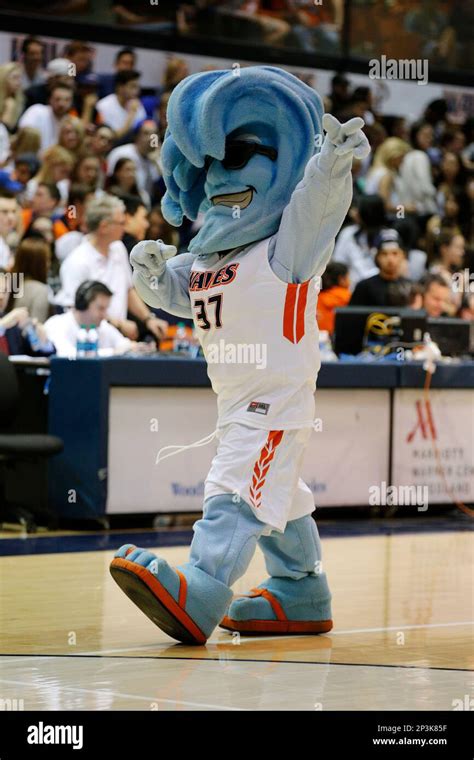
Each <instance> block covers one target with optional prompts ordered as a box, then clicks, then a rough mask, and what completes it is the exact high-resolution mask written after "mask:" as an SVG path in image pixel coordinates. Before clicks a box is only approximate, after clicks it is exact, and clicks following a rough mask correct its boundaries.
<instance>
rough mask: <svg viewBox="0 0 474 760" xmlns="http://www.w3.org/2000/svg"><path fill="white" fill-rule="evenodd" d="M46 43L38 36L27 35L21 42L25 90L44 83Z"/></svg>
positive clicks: (23, 85)
mask: <svg viewBox="0 0 474 760" xmlns="http://www.w3.org/2000/svg"><path fill="white" fill-rule="evenodd" d="M43 55H44V45H43V43H42V41H41V40H39V39H38V38H37V37H26V38H25V39H24V40H23V42H22V44H21V65H22V79H21V86H22V87H23V89H24V90H26V89H28V87H33V86H34V85H37V84H42V83H43V82H44V80H45V78H46V72H45V70H44V69H43Z"/></svg>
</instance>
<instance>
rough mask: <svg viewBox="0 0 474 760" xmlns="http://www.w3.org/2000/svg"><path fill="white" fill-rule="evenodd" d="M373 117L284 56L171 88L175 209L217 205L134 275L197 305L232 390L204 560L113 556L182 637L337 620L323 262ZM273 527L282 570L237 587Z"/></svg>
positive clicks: (171, 631) (169, 214)
mask: <svg viewBox="0 0 474 760" xmlns="http://www.w3.org/2000/svg"><path fill="white" fill-rule="evenodd" d="M236 74H237V75H236ZM363 125H364V122H363V120H362V119H360V118H355V119H351V120H350V121H349V122H347V123H345V124H340V123H339V122H338V121H337V120H336V119H335V118H334V117H333V116H330V115H328V114H326V115H324V116H323V107H322V103H321V99H320V98H319V96H318V95H317V93H316V92H315V91H314V90H313V89H312V88H310V87H308V86H307V85H305V84H304V83H303V82H301V81H300V80H299V79H297V78H296V77H295V76H293V75H291V74H288V73H287V72H285V71H283V70H281V69H278V68H274V67H270V66H256V67H249V68H244V69H239V70H238V71H237V72H236V71H210V72H205V73H200V74H194V75H192V76H189V77H187V78H186V79H185V80H183V81H182V82H181V83H180V84H179V85H178V86H177V87H176V88H175V90H174V91H173V93H172V95H171V97H170V100H169V105H168V129H167V132H166V136H165V140H164V143H163V148H162V164H163V174H164V180H165V183H166V188H167V192H166V194H165V196H164V198H163V201H162V211H163V215H164V217H165V218H166V219H167V221H168V222H170V223H171V224H172V225H175V226H179V225H180V224H181V223H182V221H183V217H184V216H186V217H187V218H188V219H192V220H194V219H196V217H197V215H198V213H200V214H203V215H204V217H203V218H204V223H203V226H202V227H201V229H200V230H199V233H198V234H197V235H196V236H195V237H194V238H193V240H192V241H191V243H190V245H189V252H187V253H184V254H181V255H179V256H175V254H176V249H175V248H174V247H173V246H169V245H165V244H164V243H162V242H161V241H143V242H141V243H139V244H138V245H136V246H135V248H134V249H133V251H132V253H131V263H132V266H133V269H134V274H133V281H134V285H135V287H136V288H137V290H138V292H139V294H140V295H141V297H142V298H143V299H144V301H145V302H146V303H147V304H149V305H150V306H153V307H158V308H161V309H164V310H165V311H167V312H170V313H172V314H176V315H177V316H180V317H187V318H192V319H193V320H194V324H195V328H196V333H197V336H198V338H199V341H200V343H201V345H202V348H203V352H204V356H205V357H206V358H207V361H208V374H209V378H210V380H211V383H212V387H213V389H214V391H215V393H216V394H217V403H218V422H217V428H216V433H215V434H216V437H217V441H218V446H217V453H216V455H215V457H214V459H213V461H212V465H211V469H210V471H209V474H208V476H207V478H206V482H205V493H204V505H203V516H202V519H200V520H198V521H197V522H196V524H195V525H194V537H193V541H192V544H191V549H190V555H189V560H188V562H186V563H185V564H183V565H181V566H178V567H171V566H170V565H169V564H168V563H167V562H166V560H164V559H163V558H161V557H159V556H157V555H155V554H153V553H151V552H149V551H146V550H144V549H140V548H138V547H135V546H132V545H130V544H126V545H125V546H122V547H121V548H120V549H119V550H118V552H117V553H116V554H115V558H114V560H113V561H112V564H111V573H112V576H113V577H114V579H115V581H116V582H117V583H118V585H119V586H120V587H121V589H122V590H123V591H124V592H125V593H126V594H127V596H128V597H129V598H130V599H131V600H132V601H133V602H134V603H135V604H136V605H137V606H138V607H139V608H140V609H141V610H142V611H143V612H144V613H145V614H146V615H147V616H148V617H149V618H150V619H151V620H152V621H153V622H154V623H155V624H156V625H157V626H159V628H161V629H162V630H163V631H165V632H166V633H167V634H168V635H169V636H171V637H173V638H175V639H177V640H178V641H181V642H185V643H188V644H204V643H205V642H206V640H207V639H208V637H209V636H210V634H211V633H212V631H213V630H214V628H215V627H216V626H217V625H220V626H221V627H222V628H225V629H227V630H230V631H239V632H241V633H248V634H255V633H260V634H267V635H271V634H275V635H278V634H291V633H295V634H318V633H324V632H327V631H329V630H331V628H332V619H331V617H332V616H331V593H330V590H329V586H328V581H327V577H326V574H325V573H324V572H323V571H322V565H321V544H320V540H319V534H318V530H317V526H316V523H315V521H314V519H313V517H312V512H313V511H314V500H313V496H312V494H311V491H310V489H309V488H308V486H307V485H306V484H305V483H304V482H303V480H302V479H301V478H300V471H301V467H302V462H303V457H304V452H305V448H306V446H307V443H308V441H309V438H310V435H311V433H312V430H313V421H314V416H315V406H314V390H315V385H316V378H317V375H318V371H319V367H320V358H319V345H318V327H317V324H316V319H315V314H316V303H317V297H318V292H319V287H320V277H321V275H322V273H323V272H324V270H325V268H326V265H327V263H328V261H329V259H330V256H331V254H332V251H333V248H334V241H335V237H336V235H337V233H338V231H339V229H340V227H341V225H342V222H343V220H344V218H345V216H346V214H347V211H348V209H349V206H350V203H351V198H352V177H351V166H352V160H353V158H354V157H356V158H364V157H365V156H367V155H368V153H369V145H368V142H367V139H366V137H365V135H364V134H363V132H362V131H361V128H362V127H363ZM323 130H325V132H326V134H325V136H324V140H323V139H322V136H323ZM222 341H223V342H224V345H225V346H238V345H242V344H245V345H253V346H260V347H263V349H264V355H265V362H264V363H263V364H262V363H261V364H260V365H258V366H257V365H256V364H250V363H247V362H243V361H240V362H239V361H236V362H235V363H226V362H223V361H216V360H215V355H216V352H215V349H216V346H217V345H220V344H221V342H222ZM257 544H258V545H259V546H260V548H261V550H262V552H263V554H264V558H265V564H266V569H267V572H268V578H266V579H264V580H263V581H262V583H260V585H259V586H257V587H256V588H253V589H250V590H249V592H248V593H247V594H244V595H242V596H238V597H235V598H234V597H233V593H232V585H233V584H234V583H235V582H236V581H237V579H238V578H240V577H241V576H242V575H243V574H244V573H245V571H246V570H247V568H248V566H249V563H250V561H251V559H252V557H253V555H254V552H255V549H256V547H257Z"/></svg>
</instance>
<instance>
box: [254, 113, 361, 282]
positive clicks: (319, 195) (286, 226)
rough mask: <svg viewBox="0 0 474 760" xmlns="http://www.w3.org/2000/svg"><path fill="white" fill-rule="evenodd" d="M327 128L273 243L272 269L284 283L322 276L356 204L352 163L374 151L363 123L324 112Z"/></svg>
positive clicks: (324, 123)
mask: <svg viewBox="0 0 474 760" xmlns="http://www.w3.org/2000/svg"><path fill="white" fill-rule="evenodd" d="M323 126H324V128H325V129H326V132H327V134H326V137H325V140H324V143H323V147H322V149H321V152H320V153H318V154H317V155H316V156H313V158H311V159H310V161H309V162H308V164H307V165H306V169H305V173H304V177H303V179H302V180H301V182H300V183H299V184H298V185H297V186H296V188H295V190H294V192H293V194H292V196H291V199H290V202H289V204H288V205H287V207H286V208H285V210H284V211H283V215H282V218H281V222H280V227H279V230H278V233H277V235H276V236H275V237H274V239H273V240H272V241H271V242H270V252H269V253H270V256H269V258H270V262H271V266H272V269H273V271H274V272H275V274H276V275H277V276H278V277H280V279H282V280H284V281H285V282H305V281H306V280H309V279H310V278H311V277H315V276H317V275H321V274H322V273H323V272H324V270H325V268H326V266H327V263H328V261H329V259H330V257H331V254H332V252H333V250H334V241H335V238H336V235H337V233H338V232H339V230H340V228H341V225H342V223H343V221H344V219H345V217H346V214H347V212H348V210H349V207H350V204H351V200H352V174H351V168H352V159H353V158H354V157H355V158H364V157H365V156H367V155H368V154H369V152H370V147H369V144H368V141H367V138H366V136H365V135H364V133H363V132H362V131H361V127H363V126H364V121H363V119H360V118H355V119H350V121H348V122H346V123H345V124H340V123H339V122H338V121H337V119H335V118H334V116H331V115H329V114H326V115H325V116H324V118H323Z"/></svg>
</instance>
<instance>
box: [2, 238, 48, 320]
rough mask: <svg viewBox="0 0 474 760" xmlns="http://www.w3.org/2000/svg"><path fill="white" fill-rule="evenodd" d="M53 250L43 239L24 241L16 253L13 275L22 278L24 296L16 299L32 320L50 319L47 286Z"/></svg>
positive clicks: (18, 305)
mask: <svg viewBox="0 0 474 760" xmlns="http://www.w3.org/2000/svg"><path fill="white" fill-rule="evenodd" d="M50 256H51V249H50V248H49V246H48V244H47V243H46V242H45V241H43V240H41V239H36V240H35V239H34V238H27V239H26V240H22V241H21V243H20V245H19V246H18V248H17V250H16V253H15V263H14V264H13V267H12V268H11V270H10V271H11V273H12V274H17V275H19V276H20V277H22V295H21V296H18V297H16V298H15V305H16V307H21V306H24V307H25V308H26V309H28V313H29V315H30V317H31V318H32V319H37V320H38V322H45V321H46V320H47V319H48V317H49V312H50V306H49V289H48V286H47V284H46V282H47V277H48V269H49V265H50Z"/></svg>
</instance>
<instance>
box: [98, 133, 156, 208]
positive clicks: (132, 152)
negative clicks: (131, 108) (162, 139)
mask: <svg viewBox="0 0 474 760" xmlns="http://www.w3.org/2000/svg"><path fill="white" fill-rule="evenodd" d="M157 136H158V125H157V123H156V122H155V121H152V120H151V119H146V120H145V121H143V122H142V123H141V124H140V125H139V126H138V127H137V128H136V130H135V139H134V141H133V143H127V144H126V145H119V146H118V148H114V149H113V150H111V151H110V153H109V155H108V156H107V174H108V176H111V175H112V174H113V173H114V169H115V166H116V164H117V161H118V160H119V159H120V158H129V159H130V160H131V161H133V163H134V164H135V166H136V178H137V187H138V189H139V190H140V191H141V192H143V191H144V192H145V193H147V194H148V195H149V196H151V195H152V193H153V185H154V183H155V182H156V180H158V179H159V178H160V176H161V171H160V166H159V164H158V161H157V158H156V150H157V146H156V145H155V144H153V137H157ZM153 153H155V157H152V155H153Z"/></svg>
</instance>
